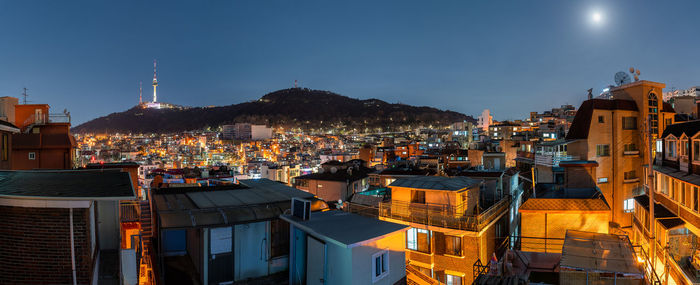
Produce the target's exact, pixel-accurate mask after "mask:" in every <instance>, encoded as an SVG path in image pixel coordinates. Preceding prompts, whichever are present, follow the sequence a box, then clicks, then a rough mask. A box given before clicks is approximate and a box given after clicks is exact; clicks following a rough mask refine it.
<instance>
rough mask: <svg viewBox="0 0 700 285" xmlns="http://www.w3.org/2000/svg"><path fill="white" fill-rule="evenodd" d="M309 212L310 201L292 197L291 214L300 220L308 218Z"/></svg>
mask: <svg viewBox="0 0 700 285" xmlns="http://www.w3.org/2000/svg"><path fill="white" fill-rule="evenodd" d="M310 213H311V201H309V200H306V199H300V198H292V216H294V217H297V218H299V219H301V220H304V221H306V220H308V219H309V214H310Z"/></svg>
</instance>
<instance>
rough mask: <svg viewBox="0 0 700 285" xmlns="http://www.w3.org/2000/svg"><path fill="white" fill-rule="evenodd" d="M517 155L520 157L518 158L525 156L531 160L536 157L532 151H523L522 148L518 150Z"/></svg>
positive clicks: (524, 157)
mask: <svg viewBox="0 0 700 285" xmlns="http://www.w3.org/2000/svg"><path fill="white" fill-rule="evenodd" d="M517 157H518V158H523V159H531V160H534V159H535V154H534V153H532V152H529V151H521V150H519V151H518V152H517Z"/></svg>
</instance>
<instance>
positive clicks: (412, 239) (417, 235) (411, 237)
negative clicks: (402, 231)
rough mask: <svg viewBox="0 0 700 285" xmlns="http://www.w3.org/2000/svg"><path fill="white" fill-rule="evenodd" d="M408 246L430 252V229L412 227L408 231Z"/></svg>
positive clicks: (408, 247)
mask: <svg viewBox="0 0 700 285" xmlns="http://www.w3.org/2000/svg"><path fill="white" fill-rule="evenodd" d="M406 248H407V249H410V250H415V251H420V252H425V253H429V252H430V231H428V230H424V229H416V228H411V229H409V230H408V231H406Z"/></svg>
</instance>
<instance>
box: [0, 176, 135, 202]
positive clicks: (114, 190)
mask: <svg viewBox="0 0 700 285" xmlns="http://www.w3.org/2000/svg"><path fill="white" fill-rule="evenodd" d="M0 197H7V198H36V199H49V200H130V199H135V198H136V196H135V194H134V188H133V186H132V184H131V179H130V177H129V173H127V172H121V171H119V170H118V169H114V170H101V171H96V170H31V171H0Z"/></svg>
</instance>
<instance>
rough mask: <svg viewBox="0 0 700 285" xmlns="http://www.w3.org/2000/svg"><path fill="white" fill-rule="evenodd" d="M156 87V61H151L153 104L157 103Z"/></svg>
mask: <svg viewBox="0 0 700 285" xmlns="http://www.w3.org/2000/svg"><path fill="white" fill-rule="evenodd" d="M157 87H158V78H157V77H156V60H155V59H153V103H155V102H158V96H157V95H156V88H157Z"/></svg>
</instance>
